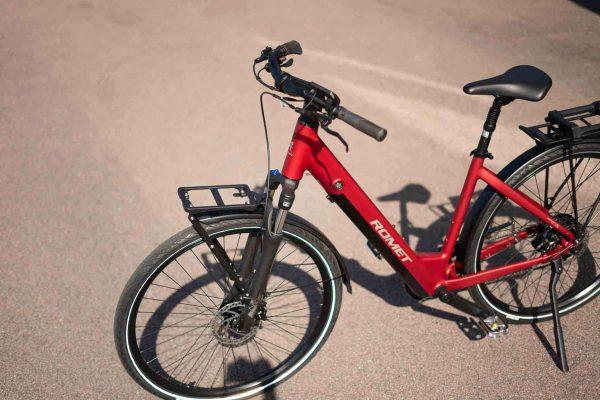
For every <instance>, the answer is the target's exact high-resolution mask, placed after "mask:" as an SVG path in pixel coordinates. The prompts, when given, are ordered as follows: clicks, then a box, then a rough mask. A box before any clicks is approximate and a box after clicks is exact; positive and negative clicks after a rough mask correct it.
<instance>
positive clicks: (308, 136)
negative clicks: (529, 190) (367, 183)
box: [282, 122, 574, 297]
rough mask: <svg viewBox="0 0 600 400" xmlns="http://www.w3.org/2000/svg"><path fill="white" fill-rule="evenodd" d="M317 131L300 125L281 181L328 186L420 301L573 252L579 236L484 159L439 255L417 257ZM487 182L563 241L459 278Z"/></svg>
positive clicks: (493, 247)
mask: <svg viewBox="0 0 600 400" xmlns="http://www.w3.org/2000/svg"><path fill="white" fill-rule="evenodd" d="M317 130H318V126H310V125H307V124H304V123H302V122H298V124H297V125H296V128H295V130H294V136H293V138H292V141H291V143H290V147H289V150H288V153H287V156H286V159H285V162H284V165H283V169H282V175H283V176H284V177H286V178H289V179H293V180H298V181H299V180H301V179H302V176H303V175H304V172H309V173H310V174H311V175H313V176H314V177H315V179H316V180H317V181H318V182H319V183H320V184H321V186H323V188H324V189H325V191H326V192H327V193H328V195H329V198H330V199H331V200H332V201H334V202H335V203H337V204H338V205H339V206H340V208H341V209H342V210H343V211H344V212H345V213H346V215H347V216H348V217H349V218H350V219H351V220H352V221H353V222H354V224H355V225H356V226H357V228H358V229H359V230H360V231H361V232H362V233H363V234H364V235H365V236H366V237H367V239H368V240H369V241H370V242H371V243H372V244H373V245H375V246H376V247H377V249H378V250H379V251H380V252H381V254H382V256H383V257H384V258H385V260H386V261H387V262H388V263H389V264H390V265H391V266H392V267H393V268H394V269H395V270H396V271H397V272H398V273H399V274H400V275H401V276H402V278H403V279H404V281H405V282H406V284H407V285H408V286H409V287H410V288H411V289H412V290H413V292H414V293H415V294H417V295H419V296H421V297H427V296H433V295H434V294H435V293H436V291H437V290H438V289H440V288H446V289H448V290H460V289H465V288H467V287H470V286H474V285H476V284H480V283H483V282H486V281H488V280H491V279H497V278H499V277H501V276H504V275H507V274H511V273H514V272H518V271H520V270H523V269H527V268H530V267H532V266H534V265H537V264H541V263H545V262H549V261H550V260H551V259H552V258H554V257H556V256H557V255H559V254H561V253H562V252H564V251H566V250H568V249H569V248H570V247H571V246H572V241H573V239H574V235H573V233H572V232H571V231H569V230H568V229H566V228H565V227H564V226H562V225H561V224H559V223H558V222H557V221H556V220H554V219H553V218H552V217H551V216H550V215H549V213H548V211H547V210H546V209H545V208H543V207H542V206H541V205H539V204H538V203H536V202H535V201H534V200H532V199H531V198H530V197H528V196H527V195H525V194H524V193H522V192H520V191H518V190H515V189H513V188H511V187H509V186H508V185H507V184H505V183H504V182H503V181H502V180H501V179H500V178H498V177H497V176H496V175H495V174H494V173H493V172H492V171H490V170H488V169H487V168H485V167H484V166H483V162H484V158H483V157H477V156H475V157H473V158H472V161H471V165H470V167H469V171H468V174H467V177H466V179H465V183H464V186H463V189H462V192H461V195H460V199H459V202H458V206H457V207H456V211H455V214H454V217H453V219H452V222H451V224H450V227H449V230H448V234H447V236H446V239H445V240H444V244H443V247H442V249H441V251H440V252H437V253H429V252H415V251H413V250H412V249H411V248H410V247H409V246H408V244H407V243H406V242H405V240H404V239H403V238H402V236H401V235H400V234H399V233H398V232H397V231H396V230H395V229H394V227H393V225H392V224H391V223H390V222H389V221H388V220H387V219H386V218H385V216H384V215H383V214H382V213H381V211H380V210H379V209H378V208H377V206H376V205H375V204H374V203H373V202H372V201H371V199H370V198H369V197H368V195H367V194H366V193H365V192H364V191H363V190H362V189H361V188H360V186H359V185H358V183H357V182H356V181H355V180H354V179H353V178H352V176H351V175H350V173H349V172H348V171H347V170H346V169H345V168H344V167H343V165H342V164H341V163H340V162H339V161H338V159H337V158H336V157H335V155H334V154H333V153H332V152H331V151H330V150H329V148H328V147H327V146H326V145H325V143H324V142H323V141H322V140H321V138H320V137H319V136H318V133H317ZM480 179H481V180H483V181H484V182H486V183H487V184H488V185H490V186H491V187H493V188H494V189H495V190H496V191H497V192H499V193H500V194H502V195H503V196H505V197H507V198H508V199H510V200H511V201H513V202H514V203H516V204H517V205H519V206H520V207H522V208H523V209H525V210H526V211H528V212H529V213H531V214H532V215H534V216H535V217H536V218H538V219H539V220H541V221H542V222H544V223H545V224H547V225H549V226H551V227H552V228H554V229H556V230H557V231H558V232H560V233H561V234H562V235H563V239H562V242H561V244H560V245H559V246H557V247H556V248H555V249H553V250H551V251H549V252H547V253H544V254H542V255H540V256H539V257H536V258H532V259H528V260H524V261H520V262H517V263H513V264H508V265H504V266H501V267H498V268H494V269H491V270H486V271H481V272H477V273H472V274H468V275H464V276H460V277H458V276H457V275H456V272H455V269H456V267H455V264H454V263H452V262H451V259H452V255H453V252H454V248H455V246H456V243H457V240H458V236H459V233H460V229H461V227H462V225H463V222H464V220H465V217H466V214H467V210H468V208H469V204H470V201H471V198H472V196H473V192H474V190H475V184H476V183H477V181H478V180H480ZM530 233H531V232H528V231H527V230H524V231H521V232H517V233H515V235H513V236H511V237H509V238H504V239H502V240H499V241H498V242H494V243H491V244H489V245H487V246H486V247H485V248H484V249H483V250H482V254H483V255H485V257H486V258H489V257H491V256H492V255H494V254H496V253H498V252H500V251H501V250H503V249H505V248H506V247H508V246H510V245H512V244H515V243H516V242H518V241H519V240H522V239H524V238H525V237H527V236H528V235H529V234H530Z"/></svg>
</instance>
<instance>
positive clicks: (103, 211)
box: [0, 0, 600, 399]
mask: <svg viewBox="0 0 600 400" xmlns="http://www.w3.org/2000/svg"><path fill="white" fill-rule="evenodd" d="M599 36H600V17H599V16H598V14H596V13H594V12H592V11H590V10H588V9H586V8H584V7H581V6H579V5H577V4H575V3H573V2H569V1H536V2H527V3H526V2H518V1H503V2H494V3H493V4H491V3H482V2H478V1H474V0H473V1H460V2H446V1H432V2H414V1H411V2H409V1H406V2H399V1H398V2H396V1H377V2H373V3H368V2H363V1H351V2H350V1H348V2H341V1H328V2H298V1H290V2H287V1H279V2H276V3H273V2H217V1H215V2H208V1H202V2H200V1H163V2H147V1H127V2H119V1H101V2H100V1H52V2H40V1H25V0H19V1H9V0H3V1H2V2H0V43H1V45H0V209H1V210H2V212H1V214H0V232H2V233H1V242H0V244H1V246H2V253H3V256H2V259H1V261H0V273H1V278H0V294H1V301H0V315H1V317H2V318H1V322H0V397H1V398H6V399H41V398H73V399H81V398H90V399H92V398H93V399H108V398H111V399H117V398H118V399H132V398H136V399H143V398H150V397H151V396H150V395H149V394H148V393H146V392H145V391H143V390H142V389H141V388H139V387H138V386H137V385H136V384H135V383H134V382H133V381H132V380H131V379H130V378H129V377H128V375H127V374H126V373H125V371H124V369H123V368H122V367H121V365H120V363H119V361H118V359H117V355H116V352H115V350H114V345H113V339H112V321H113V312H114V308H115V305H116V302H117V300H118V296H119V294H120V291H121V289H122V288H123V286H124V284H125V282H126V280H127V279H128V277H129V276H130V274H131V273H132V271H133V270H134V268H135V267H136V265H137V264H138V263H139V262H140V261H141V260H142V259H143V258H144V256H145V255H146V254H147V253H149V252H150V251H151V250H152V249H153V248H154V247H156V246H157V245H158V244H159V243H160V242H161V241H163V240H164V239H166V238H168V237H169V236H170V235H171V234H173V233H175V232H177V231H178V230H180V229H182V228H184V227H186V226H187V221H186V218H185V215H184V213H183V212H182V210H181V208H180V203H179V200H178V198H177V195H176V191H175V190H176V188H177V187H178V186H181V185H189V184H209V183H231V182H248V183H249V184H251V185H255V184H258V183H260V182H261V181H262V179H263V176H264V173H265V169H266V165H265V155H264V141H263V134H262V127H261V120H260V114H259V108H258V94H259V93H260V87H259V86H258V85H257V84H256V82H255V81H254V78H253V77H252V75H251V70H250V67H251V61H252V60H253V59H254V57H256V56H257V54H258V52H259V50H260V49H261V48H262V47H264V46H265V45H268V44H271V45H276V44H278V43H280V42H284V41H287V40H291V39H296V40H298V41H300V43H302V45H303V47H304V49H305V54H304V55H303V56H301V57H297V60H296V63H295V65H294V66H293V69H292V70H293V73H294V74H296V75H298V76H301V77H304V78H307V79H309V80H314V81H316V82H319V83H321V84H323V85H324V86H327V87H330V88H332V89H334V90H335V91H336V92H337V93H338V94H339V95H340V97H341V98H342V100H343V104H344V105H345V106H347V107H348V108H349V109H352V110H354V111H357V112H359V113H361V114H363V115H365V116H368V117H369V118H371V119H372V120H374V121H375V122H377V123H379V124H381V125H382V126H384V127H386V128H387V129H388V130H389V134H388V139H387V140H386V141H385V142H383V143H381V144H379V143H376V142H375V141H373V140H371V139H369V138H367V137H364V136H362V135H361V134H359V133H357V132H355V131H353V130H351V129H350V128H348V127H346V126H340V125H339V124H337V125H336V126H337V128H339V130H340V132H342V133H343V134H344V136H345V138H346V139H347V140H348V141H349V143H350V152H349V153H347V154H346V153H344V152H343V147H342V146H341V145H340V144H339V143H338V142H337V141H336V140H335V139H334V138H330V137H325V138H324V140H325V141H326V142H328V143H329V145H330V147H331V148H332V149H334V151H336V152H337V153H338V155H339V157H340V159H341V160H342V162H343V163H345V165H346V166H347V168H348V169H349V170H350V171H351V172H352V173H353V175H354V176H355V178H356V179H357V181H358V182H360V183H361V184H362V185H363V187H364V189H365V190H366V191H367V193H369V194H370V195H371V196H372V197H373V198H377V197H381V196H386V195H390V194H393V193H397V192H399V191H402V190H408V189H407V185H413V186H410V187H409V188H412V189H413V190H416V191H417V192H419V191H420V192H422V193H425V196H421V199H420V200H419V199H416V200H414V201H412V202H410V201H409V204H408V206H407V207H408V208H407V214H406V215H404V221H403V223H404V224H408V225H410V226H412V227H413V228H414V229H413V231H414V232H415V233H416V234H415V235H413V236H412V237H411V238H410V241H411V244H413V245H417V244H419V243H420V245H419V246H420V247H427V246H429V247H430V248H432V247H434V246H435V244H436V243H438V242H439V240H440V239H441V236H442V235H443V234H444V230H443V229H441V228H440V227H441V226H445V224H444V223H443V222H444V221H447V220H448V213H449V212H450V211H452V205H451V201H450V200H451V199H452V198H453V197H454V196H456V195H457V194H458V192H459V190H460V187H461V184H462V180H463V178H464V174H465V171H466V167H467V165H468V157H467V156H468V153H469V152H470V151H471V150H472V148H473V147H474V146H475V144H476V141H477V138H478V135H479V132H480V127H481V123H482V119H483V117H484V115H485V113H486V111H487V107H488V105H489V104H488V101H486V100H485V99H481V98H474V97H470V96H466V95H464V94H462V91H461V87H462V85H463V84H464V83H466V82H469V81H472V80H476V79H480V78H484V77H488V76H492V75H495V74H497V73H500V72H503V71H504V70H506V69H508V68H509V67H511V66H513V65H518V64H533V65H536V66H539V67H540V68H542V69H544V70H545V71H547V72H548V74H549V75H550V76H552V78H553V80H554V87H553V88H552V90H551V91H550V93H549V95H548V96H547V97H546V99H545V100H544V101H542V102H540V103H525V102H515V103H514V104H512V105H510V106H509V107H507V108H506V110H505V112H504V113H503V115H502V117H501V122H500V126H499V129H498V131H497V134H496V135H495V140H494V143H493V147H492V151H493V153H494V154H495V155H496V158H495V159H494V160H493V161H492V162H490V163H489V165H490V166H491V168H493V169H496V170H497V169H499V168H501V167H502V166H503V165H504V164H506V162H508V161H509V160H510V159H512V158H513V157H514V156H516V155H517V154H519V153H520V152H522V151H523V150H525V149H526V148H528V147H529V146H530V145H531V143H530V141H529V140H528V139H527V138H526V137H525V135H523V134H522V133H520V131H519V130H518V129H517V125H518V124H519V123H523V124H534V123H538V122H539V121H541V120H542V119H543V117H544V116H545V114H546V113H547V111H548V110H550V109H561V108H567V107H571V106H576V105H580V104H584V103H589V102H591V101H593V100H598V98H599V97H600V96H599V93H600V81H599V80H598V73H599V72H600V46H599V43H600V42H599V41H598V37H599ZM267 113H268V122H269V127H270V132H271V149H272V156H273V166H274V167H278V166H280V165H281V162H282V160H283V157H284V155H285V149H286V146H287V143H288V141H289V138H290V134H291V130H292V127H293V124H294V119H295V116H294V115H293V114H292V113H290V112H289V110H282V109H281V108H279V105H278V104H276V103H275V102H272V103H269V104H268V106H267ZM301 189H302V190H300V191H299V195H298V197H297V201H296V205H295V211H296V212H297V213H298V214H300V215H302V216H304V217H306V218H308V219H309V220H312V221H313V222H315V223H316V224H317V225H318V226H319V227H320V228H321V229H322V230H323V231H324V232H326V233H327V234H328V235H329V237H330V238H331V239H332V240H333V242H334V243H335V244H336V246H337V247H338V249H339V250H340V251H341V252H342V253H343V254H344V256H345V257H347V258H348V259H349V260H350V269H351V275H352V277H353V279H354V289H355V291H354V294H353V295H345V296H344V303H343V306H342V311H341V316H340V319H339V321H338V323H337V326H336V328H335V330H334V332H333V334H332V336H331V338H330V339H329V341H328V343H327V344H326V346H325V347H324V348H323V350H322V351H321V352H320V354H319V355H318V356H317V357H316V359H315V360H314V361H313V362H312V363H311V364H310V365H308V366H307V367H306V368H304V369H303V370H302V371H301V372H300V373H299V374H297V375H296V376H295V377H294V378H293V379H291V380H290V381H288V382H287V383H285V384H284V385H283V386H280V387H278V388H277V389H276V390H275V392H274V393H270V394H269V395H268V396H267V398H278V399H345V398H368V399H387V398H390V399H391V398H394V399H397V398H423V399H439V398H445V399H447V398H450V399H458V398H473V399H474V398H478V399H479V398H580V399H592V398H597V397H598V392H597V385H598V382H599V380H600V344H599V341H598V334H599V333H600V330H599V328H598V321H597V316H598V315H600V302H598V301H597V300H596V301H594V302H593V303H591V304H590V305H588V306H587V307H585V308H583V309H581V310H579V311H577V312H576V313H573V314H571V315H569V316H567V317H565V318H564V328H565V335H566V342H567V347H568V351H569V360H570V363H571V368H572V371H571V372H569V373H568V374H563V373H560V372H559V371H558V369H557V368H556V367H555V365H554V363H553V361H552V355H551V352H549V351H548V349H547V347H548V341H549V342H550V343H551V344H553V339H552V328H551V324H549V323H543V324H541V325H539V329H537V330H534V329H532V327H530V326H513V327H512V328H511V334H510V335H508V336H506V337H504V338H502V339H501V340H498V341H493V340H481V341H470V340H469V339H468V338H467V337H466V336H465V335H463V334H462V333H461V331H460V330H459V329H458V327H457V323H456V321H457V320H458V318H459V317H460V315H459V314H457V313H456V312H455V311H453V310H451V309H449V308H448V307H446V306H444V305H442V304H440V303H439V302H437V301H432V302H429V303H426V305H425V306H419V305H418V304H417V303H415V302H414V301H412V300H410V299H409V297H408V296H407V295H406V294H405V293H404V292H403V290H402V288H401V287H400V286H399V285H398V282H399V280H398V278H397V276H396V275H394V274H393V273H392V270H391V269H389V267H388V266H387V265H386V264H385V263H384V262H382V261H378V260H376V259H375V258H374V257H373V256H372V254H371V253H370V252H369V250H368V249H367V247H366V246H365V240H364V238H363V237H362V236H361V235H360V233H359V232H358V231H356V230H355V229H354V227H353V225H352V224H351V222H350V221H348V220H346V219H345V218H344V216H343V214H342V213H341V212H340V210H338V209H337V208H336V207H334V206H332V205H331V204H330V203H329V202H328V201H326V200H325V199H324V195H323V192H322V191H321V189H320V188H319V187H318V185H317V184H316V183H315V182H314V181H311V180H310V179H306V180H305V181H303V183H302V187H301ZM428 193H429V195H427V194H428ZM388 197H391V198H392V200H389V201H383V202H380V203H379V204H380V206H381V209H382V210H383V212H384V213H385V214H386V215H387V216H388V218H389V219H390V220H393V221H399V219H400V214H399V203H398V201H397V200H393V198H394V196H388ZM417 228H422V229H417Z"/></svg>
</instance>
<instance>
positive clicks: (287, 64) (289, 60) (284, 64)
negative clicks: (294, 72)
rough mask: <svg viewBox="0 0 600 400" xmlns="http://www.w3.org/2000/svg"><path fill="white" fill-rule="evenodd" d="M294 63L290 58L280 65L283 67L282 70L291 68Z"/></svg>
mask: <svg viewBox="0 0 600 400" xmlns="http://www.w3.org/2000/svg"><path fill="white" fill-rule="evenodd" d="M293 63H294V59H293V58H290V59H288V60H285V61H283V62H282V63H281V64H279V65H281V67H282V68H287V67H291V66H292V64H293Z"/></svg>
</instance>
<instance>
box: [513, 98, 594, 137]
mask: <svg viewBox="0 0 600 400" xmlns="http://www.w3.org/2000/svg"><path fill="white" fill-rule="evenodd" d="M545 121H546V123H545V124H540V125H535V126H529V127H525V126H523V125H520V126H519V129H521V130H522V131H523V132H525V133H526V134H527V135H528V136H529V137H531V138H532V139H533V140H535V142H536V143H537V144H538V145H540V146H542V147H548V146H553V145H556V144H560V143H566V142H569V141H573V140H580V139H585V138H589V137H592V136H594V135H598V137H600V101H595V102H593V103H592V104H588V105H585V106H580V107H575V108H569V109H567V110H562V111H556V110H555V111H550V112H549V113H548V116H547V117H546V118H545ZM543 129H545V132H544V131H542V130H543Z"/></svg>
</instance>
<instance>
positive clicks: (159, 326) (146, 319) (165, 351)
mask: <svg viewBox="0 0 600 400" xmlns="http://www.w3.org/2000/svg"><path fill="white" fill-rule="evenodd" d="M206 228H207V231H208V233H209V234H210V235H211V236H212V237H213V238H216V239H217V240H218V241H219V242H220V243H221V244H222V245H223V247H224V248H225V250H226V251H227V253H228V255H229V257H230V258H231V259H232V261H233V262H234V264H235V265H236V267H239V265H240V262H241V254H242V250H243V248H244V246H245V242H246V240H247V239H248V236H249V235H250V234H252V233H257V232H260V220H258V219H238V220H229V221H223V222H219V223H215V224H209V225H207V226H206ZM283 235H284V240H283V241H282V244H281V246H280V248H279V250H278V253H277V256H276V258H275V264H274V267H273V273H272V275H271V278H270V280H269V285H268V287H267V292H268V295H267V298H266V304H265V305H264V308H263V309H262V311H261V313H262V315H263V317H262V318H261V319H262V321H261V322H260V324H259V325H258V326H257V327H255V328H253V329H252V330H250V332H246V333H240V332H238V331H236V330H235V329H233V326H234V324H233V321H235V320H236V318H238V317H239V315H240V314H241V313H242V312H243V309H244V305H243V304H242V303H241V302H233V303H228V304H227V303H226V302H224V299H225V298H226V297H228V296H227V295H228V293H229V290H230V288H231V286H232V282H231V281H230V280H229V279H228V278H226V274H225V273H224V271H223V270H222V268H221V267H220V265H219V264H218V263H217V262H216V260H215V258H214V256H213V255H212V253H211V252H210V251H209V249H208V246H206V244H205V243H203V241H202V240H201V239H200V238H199V237H198V235H197V234H196V232H195V231H194V230H193V229H192V228H188V229H185V230H183V231H182V232H180V233H178V234H177V235H175V236H173V237H172V238H171V239H169V240H167V241H166V242H164V243H163V244H162V245H161V246H159V247H158V248H157V249H156V250H155V251H154V252H153V253H152V254H151V255H149V256H148V257H147V258H146V260H145V261H144V262H143V263H142V264H141V265H140V267H139V268H138V269H137V270H136V272H135V273H134V274H133V276H132V277H131V279H130V280H129V282H128V284H127V286H126V288H125V290H124V292H123V294H122V296H121V299H120V301H119V305H118V307H117V312H116V316H115V343H116V346H117V350H118V353H119V355H120V357H121V361H122V363H123V365H124V366H125V368H126V369H127V371H128V372H129V374H130V375H131V376H132V377H133V378H134V379H135V380H136V381H137V382H138V383H139V384H141V385H142V386H143V387H145V388H146V389H147V390H149V391H150V392H152V393H154V394H156V395H159V396H161V397H163V398H169V399H170V398H192V399H224V398H227V399H239V398H244V397H248V396H253V395H256V394H258V393H260V392H262V391H264V390H266V389H267V388H269V387H272V386H274V385H276V384H277V383H279V382H281V381H283V380H284V379H287V378H289V377H290V376H291V375H292V374H294V373H295V372H297V371H298V370H299V369H300V368H301V367H302V366H304V365H305V364H306V363H307V362H308V361H309V360H310V359H311V358H312V357H313V356H314V355H315V354H316V353H317V351H318V350H319V349H320V348H321V346H322V345H323V343H324V342H325V340H326V339H327V337H328V336H329V334H330V333H331V331H332V329H333V326H334V324H335V321H336V319H337V316H338V312H339V307H340V302H341V283H340V279H338V278H340V276H341V275H340V270H339V266H338V264H337V261H336V259H335V257H334V255H333V253H332V252H331V250H330V249H329V248H327V246H326V245H325V244H324V242H323V241H322V240H320V239H319V238H317V237H315V236H314V235H312V234H311V233H309V232H308V231H306V230H304V229H302V228H299V227H297V226H291V225H286V226H285V227H284V230H283ZM236 326H237V325H236Z"/></svg>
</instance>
